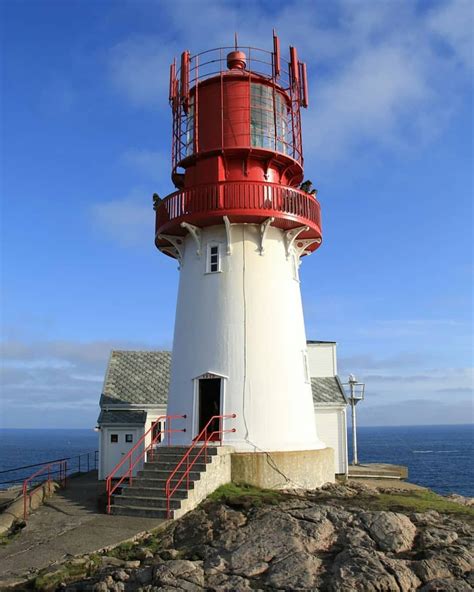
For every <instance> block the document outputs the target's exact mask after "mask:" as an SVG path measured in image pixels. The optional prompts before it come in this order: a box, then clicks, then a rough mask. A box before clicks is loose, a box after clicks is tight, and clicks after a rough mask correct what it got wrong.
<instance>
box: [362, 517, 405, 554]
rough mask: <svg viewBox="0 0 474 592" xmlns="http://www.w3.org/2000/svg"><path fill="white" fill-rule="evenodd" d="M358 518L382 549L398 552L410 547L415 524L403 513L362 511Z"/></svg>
mask: <svg viewBox="0 0 474 592" xmlns="http://www.w3.org/2000/svg"><path fill="white" fill-rule="evenodd" d="M360 518H361V521H362V523H363V524H364V525H365V527H366V528H367V530H368V531H369V534H370V536H371V537H372V538H373V539H374V540H375V541H376V542H377V544H378V546H379V547H380V549H382V550H383V551H393V552H395V553H400V552H401V551H408V550H410V549H411V548H412V546H413V541H414V539H415V535H416V526H415V525H414V524H413V522H412V521H411V520H410V519H409V518H408V517H407V516H405V514H396V513H395V512H364V513H362V514H361V515H360Z"/></svg>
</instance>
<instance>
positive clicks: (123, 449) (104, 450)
mask: <svg viewBox="0 0 474 592" xmlns="http://www.w3.org/2000/svg"><path fill="white" fill-rule="evenodd" d="M143 431H144V430H143V427H137V426H136V425H132V426H126V425H120V426H102V427H101V429H100V438H99V479H100V480H101V479H106V478H107V476H108V475H109V473H110V472H111V471H112V470H113V469H114V468H115V467H116V465H117V464H118V463H119V462H120V461H121V459H122V458H124V457H125V456H126V455H127V453H128V452H129V451H130V450H131V448H132V447H133V446H135V444H136V443H137V442H138V440H139V439H140V438H141V437H142V436H143ZM111 434H117V436H118V442H117V443H111V442H110V436H111ZM125 434H133V442H131V443H126V442H125ZM142 466H143V463H137V466H136V467H135V469H134V471H133V475H136V473H137V471H139V470H140V469H141V468H142ZM127 469H128V464H127V463H124V465H123V466H122V467H121V468H120V469H119V470H118V471H117V473H116V475H115V476H117V477H118V476H122V475H123V474H124V472H125V471H126V470H127Z"/></svg>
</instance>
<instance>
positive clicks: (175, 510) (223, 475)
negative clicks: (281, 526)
mask: <svg viewBox="0 0 474 592" xmlns="http://www.w3.org/2000/svg"><path fill="white" fill-rule="evenodd" d="M187 450H188V448H187V447H184V446H166V447H165V446H160V447H159V448H157V449H156V451H155V454H154V458H153V460H148V461H147V462H145V463H144V466H143V470H142V471H139V472H138V474H137V476H136V477H134V478H133V480H132V485H130V486H129V485H128V484H127V481H124V486H123V487H122V490H121V493H120V495H114V496H113V505H112V507H111V513H112V514H115V515H125V516H144V517H147V518H161V519H166V518H167V509H166V481H167V479H168V477H169V476H170V475H171V473H172V472H173V470H174V469H175V467H176V465H177V464H178V463H179V461H180V460H181V459H182V458H183V456H184V454H185V453H186V452H187ZM230 452H231V450H230V447H228V446H209V447H208V449H207V463H206V461H205V457H204V453H202V455H201V456H200V457H199V459H198V460H197V461H196V463H195V464H194V465H193V467H192V470H191V472H190V474H189V489H187V483H186V481H187V479H186V477H185V478H184V479H183V482H182V483H181V484H180V486H179V487H178V489H177V490H176V491H175V493H174V494H173V496H172V497H171V501H170V516H169V517H170V518H178V517H179V516H182V515H183V514H185V513H186V512H188V511H189V510H191V509H193V508H194V507H196V506H197V505H198V503H199V502H200V501H202V500H203V499H204V498H205V497H206V496H207V495H209V493H211V492H212V491H214V490H215V489H217V487H219V486H220V485H222V484H224V483H228V482H229V481H230ZM198 453H199V448H194V449H193V451H192V452H191V455H190V460H191V458H194V457H195V456H196V454H198ZM185 470H186V462H184V463H183V466H182V467H180V468H179V470H178V473H176V478H175V479H173V484H176V482H177V480H178V475H180V476H181V475H182V474H183V473H184V472H185Z"/></svg>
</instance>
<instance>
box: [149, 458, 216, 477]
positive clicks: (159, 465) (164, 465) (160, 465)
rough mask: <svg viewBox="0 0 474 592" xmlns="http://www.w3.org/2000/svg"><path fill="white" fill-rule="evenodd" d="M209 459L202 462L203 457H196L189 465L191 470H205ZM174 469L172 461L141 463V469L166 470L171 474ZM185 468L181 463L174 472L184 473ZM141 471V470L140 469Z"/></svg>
mask: <svg viewBox="0 0 474 592" xmlns="http://www.w3.org/2000/svg"><path fill="white" fill-rule="evenodd" d="M211 462H212V461H211V459H208V462H207V463H206V462H204V459H202V461H201V459H198V460H197V461H196V462H195V463H194V464H193V466H192V467H191V468H192V470H193V471H205V470H206V467H207V466H208V465H209V464H210V463H211ZM175 469H176V463H174V462H164V461H161V462H156V463H150V462H147V463H145V464H144V465H143V471H146V472H148V471H159V470H161V471H168V473H169V474H171V473H172V472H173V471H174V470H175ZM186 470H187V466H186V463H183V464H182V465H181V466H180V467H179V468H178V469H177V471H176V473H184V472H185V471H186ZM140 472H142V471H140Z"/></svg>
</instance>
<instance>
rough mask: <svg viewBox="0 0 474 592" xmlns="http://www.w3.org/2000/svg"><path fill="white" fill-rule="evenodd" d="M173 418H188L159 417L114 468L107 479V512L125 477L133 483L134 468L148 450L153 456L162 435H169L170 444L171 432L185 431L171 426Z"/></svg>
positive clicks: (180, 416)
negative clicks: (148, 440)
mask: <svg viewBox="0 0 474 592" xmlns="http://www.w3.org/2000/svg"><path fill="white" fill-rule="evenodd" d="M173 419H186V415H161V416H160V417H158V419H157V420H156V421H154V422H153V423H152V424H151V426H150V428H149V429H148V430H147V431H146V432H145V433H144V434H143V436H142V437H141V438H140V440H138V442H137V443H136V444H135V446H134V447H133V448H131V449H130V450H129V452H128V453H127V454H126V455H125V456H124V457H123V458H122V460H121V461H120V462H119V463H118V464H117V465H116V466H115V467H114V468H113V469H112V471H111V472H110V473H109V475H108V476H107V479H106V492H107V514H110V507H111V500H112V495H113V493H114V491H116V489H117V488H118V487H120V485H121V484H122V483H123V481H124V480H125V479H128V483H129V485H131V484H132V480H133V469H134V468H135V467H136V466H137V464H138V463H139V462H140V461H141V460H143V458H144V457H145V455H146V454H147V452H148V451H150V453H151V454H150V457H151V458H153V454H154V446H155V444H156V443H157V442H161V437H162V436H163V434H166V435H167V440H168V446H170V444H171V434H172V433H176V432H185V431H186V429H179V430H176V429H173V428H172V427H171V422H172V420H173ZM162 421H164V422H166V423H165V428H164V429H163V430H160V429H159V430H156V431H154V428H155V426H157V425H159V424H160V422H162ZM150 432H151V438H150V443H149V444H148V445H145V440H146V438H147V437H148V434H150ZM142 444H143V450H142V451H141V452H138V453H137V457H136V458H134V454H135V452H136V451H137V450H138V449H139V447H140V446H141V445H142ZM127 462H128V469H127V470H126V471H125V473H124V474H123V475H121V476H120V478H119V477H118V476H117V477H115V480H117V482H116V483H114V484H112V480H114V475H116V474H117V472H118V471H119V469H121V468H122V467H123V466H124V465H125V464H126V463H127Z"/></svg>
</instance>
